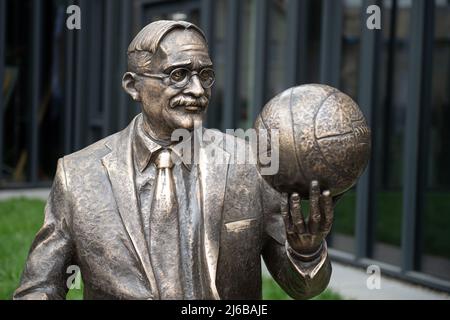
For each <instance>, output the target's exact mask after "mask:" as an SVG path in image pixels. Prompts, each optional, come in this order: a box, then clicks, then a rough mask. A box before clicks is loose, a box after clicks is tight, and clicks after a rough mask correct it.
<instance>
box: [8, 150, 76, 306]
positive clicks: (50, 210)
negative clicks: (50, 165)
mask: <svg viewBox="0 0 450 320" xmlns="http://www.w3.org/2000/svg"><path fill="white" fill-rule="evenodd" d="M68 197H69V195H68V192H67V184H66V179H65V172H64V165H63V159H59V161H58V165H57V171H56V176H55V179H54V181H53V186H52V190H51V192H50V196H49V198H48V200H47V204H46V206H45V219H44V224H43V226H42V228H41V229H40V230H39V232H38V233H37V235H36V237H35V239H34V241H33V243H32V245H31V248H30V251H29V254H28V258H27V261H26V264H25V269H24V271H23V273H22V277H21V281H20V286H19V288H17V290H16V291H15V292H14V295H13V299H15V300H19V299H25V300H48V299H65V297H66V294H67V291H68V286H67V284H66V279H67V276H68V275H67V273H66V271H67V267H68V266H69V265H70V263H71V260H72V254H73V245H72V240H71V237H70V234H69V231H68V226H67V223H68V221H67V217H68V213H69V212H68V210H69V204H68Z"/></svg>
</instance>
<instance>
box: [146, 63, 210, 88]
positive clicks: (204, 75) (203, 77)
mask: <svg viewBox="0 0 450 320" xmlns="http://www.w3.org/2000/svg"><path fill="white" fill-rule="evenodd" d="M140 75H142V76H144V77H149V78H157V79H161V80H163V79H166V78H169V81H170V84H171V85H173V86H174V87H176V88H184V87H186V86H187V85H188V84H189V82H190V81H191V78H192V77H193V76H194V75H197V76H198V78H199V80H200V83H201V85H202V87H203V88H205V89H208V88H211V87H212V86H213V84H214V82H215V80H216V77H215V74H214V70H213V69H211V68H204V69H202V70H200V71H192V70H189V69H187V68H176V69H173V70H172V71H171V72H170V74H152V73H140Z"/></svg>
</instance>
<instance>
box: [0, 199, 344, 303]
mask: <svg viewBox="0 0 450 320" xmlns="http://www.w3.org/2000/svg"><path fill="white" fill-rule="evenodd" d="M44 206H45V203H44V202H43V201H41V200H30V199H24V198H21V199H11V200H7V201H0V300H5V299H11V297H12V294H13V292H14V290H15V289H16V288H17V285H18V284H19V279H20V274H21V273H22V270H23V267H24V264H25V260H26V257H27V254H28V249H29V248H30V245H31V242H32V241H33V239H34V236H35V234H36V233H37V231H38V230H39V228H40V227H41V225H42V222H43V219H44ZM82 298H83V286H81V288H80V289H73V290H70V291H69V293H68V294H67V299H71V300H80V299H82ZM263 298H264V299H290V298H289V296H288V295H287V294H286V293H285V292H284V291H283V290H282V289H281V288H280V287H279V286H278V285H277V284H276V282H275V281H273V280H272V279H271V278H264V279H263ZM315 299H341V297H340V296H339V295H337V294H335V293H333V292H331V291H330V290H326V291H325V292H324V293H322V294H321V295H319V296H318V297H316V298H315Z"/></svg>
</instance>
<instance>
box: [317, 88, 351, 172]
mask: <svg viewBox="0 0 450 320" xmlns="http://www.w3.org/2000/svg"><path fill="white" fill-rule="evenodd" d="M337 93H339V92H338V91H337V90H336V91H334V92H333V93H331V94H330V95H328V97H326V98H325V99H323V100H322V102H321V103H320V106H322V104H323V103H325V101H327V100H328V98H330V97H331V96H333V95H335V94H337ZM319 109H320V108H319ZM318 113H319V110H317V112H316V113H315V114H314V120H313V124H314V139H313V143H314V146H315V147H316V148H317V150H318V151H319V153H320V155H321V156H322V159H323V161H324V162H325V163H326V164H327V165H328V167H329V168H332V169H333V171H334V172H335V173H336V174H337V175H338V176H339V177H341V178H342V175H341V174H340V173H339V170H342V171H345V173H346V174H348V172H346V171H347V170H344V169H342V168H336V167H335V166H334V165H332V164H331V163H329V162H328V160H327V158H326V157H325V155H324V154H323V152H322V149H320V146H319V144H318V143H317V136H316V117H317V114H318Z"/></svg>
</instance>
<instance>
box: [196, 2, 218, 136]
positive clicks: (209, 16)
mask: <svg viewBox="0 0 450 320" xmlns="http://www.w3.org/2000/svg"><path fill="white" fill-rule="evenodd" d="M214 12H215V5H214V1H213V0H201V21H200V24H201V28H202V30H203V32H204V33H205V36H206V41H207V42H208V51H209V56H210V57H211V59H212V60H213V63H214V20H215V19H214V16H215V14H214ZM213 90H214V89H213ZM216 99H217V96H216V95H215V94H214V93H213V94H212V96H211V102H210V104H211V105H215V104H216ZM210 110H211V109H210ZM214 120H215V117H214V114H213V112H211V111H210V112H208V114H207V118H206V123H205V126H209V127H216V126H218V125H219V124H218V123H215V122H214Z"/></svg>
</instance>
